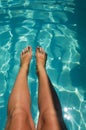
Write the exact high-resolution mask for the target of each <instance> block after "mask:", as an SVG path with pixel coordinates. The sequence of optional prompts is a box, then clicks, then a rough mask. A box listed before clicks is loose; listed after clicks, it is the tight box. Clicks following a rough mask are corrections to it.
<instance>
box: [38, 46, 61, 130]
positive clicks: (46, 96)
mask: <svg viewBox="0 0 86 130" xmlns="http://www.w3.org/2000/svg"><path fill="white" fill-rule="evenodd" d="M36 61H37V75H38V80H39V92H38V103H39V111H40V115H39V121H38V130H61V128H60V124H59V120H58V117H57V114H56V110H55V107H54V103H53V98H52V94H51V89H50V82H49V78H48V76H47V73H46V70H45V64H46V63H45V62H46V53H45V52H44V50H43V49H42V48H37V50H36Z"/></svg>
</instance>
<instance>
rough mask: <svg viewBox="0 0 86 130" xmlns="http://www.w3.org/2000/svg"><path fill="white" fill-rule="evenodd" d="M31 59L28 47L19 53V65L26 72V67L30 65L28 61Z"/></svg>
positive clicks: (30, 50) (30, 51)
mask: <svg viewBox="0 0 86 130" xmlns="http://www.w3.org/2000/svg"><path fill="white" fill-rule="evenodd" d="M31 57H32V48H31V47H30V46H28V47H27V48H25V49H24V50H23V51H22V53H21V64H20V65H21V67H23V68H24V69H26V70H27V71H28V66H29V64H30V61H31Z"/></svg>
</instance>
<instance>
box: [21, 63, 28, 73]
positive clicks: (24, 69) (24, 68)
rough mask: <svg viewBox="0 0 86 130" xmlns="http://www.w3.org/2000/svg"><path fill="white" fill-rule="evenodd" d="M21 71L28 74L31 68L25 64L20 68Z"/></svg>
mask: <svg viewBox="0 0 86 130" xmlns="http://www.w3.org/2000/svg"><path fill="white" fill-rule="evenodd" d="M20 70H21V71H22V72H25V73H28V70H29V68H28V66H27V65H26V64H23V65H21V66H20Z"/></svg>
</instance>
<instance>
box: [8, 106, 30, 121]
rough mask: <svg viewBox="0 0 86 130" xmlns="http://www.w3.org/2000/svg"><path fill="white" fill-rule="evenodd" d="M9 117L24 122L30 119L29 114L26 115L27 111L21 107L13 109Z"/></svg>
mask: <svg viewBox="0 0 86 130" xmlns="http://www.w3.org/2000/svg"><path fill="white" fill-rule="evenodd" d="M8 117H9V118H10V119H15V118H16V119H18V120H22V119H23V120H24V119H26V118H27V117H28V114H27V113H26V111H25V110H24V109H23V108H21V107H15V108H13V109H11V111H10V112H9V114H8Z"/></svg>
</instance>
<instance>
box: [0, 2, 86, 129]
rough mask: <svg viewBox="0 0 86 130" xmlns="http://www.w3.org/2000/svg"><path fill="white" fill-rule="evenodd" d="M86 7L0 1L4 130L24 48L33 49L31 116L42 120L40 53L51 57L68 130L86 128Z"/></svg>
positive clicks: (51, 71) (0, 95)
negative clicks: (37, 56)
mask: <svg viewBox="0 0 86 130" xmlns="http://www.w3.org/2000/svg"><path fill="white" fill-rule="evenodd" d="M85 12H86V3H85V2H82V3H81V2H80V1H78V0H63V1H62V0H47V1H46V0H33V1H30V0H19V1H18V0H15V1H13V0H1V1H0V130H3V129H4V127H5V123H6V118H7V114H6V113H7V102H8V98H9V95H10V93H11V90H12V88H13V84H14V81H15V78H16V76H17V73H18V70H19V65H20V61H19V57H20V53H21V51H22V49H24V48H25V47H27V46H28V45H31V46H32V48H33V59H32V61H31V67H30V75H29V77H28V83H29V86H30V92H31V97H32V104H33V105H32V116H33V119H34V122H35V124H37V121H38V106H37V98H38V81H37V77H36V74H35V69H36V68H35V56H34V54H35V49H36V47H37V46H41V47H43V48H44V49H45V51H46V52H47V53H48V60H47V66H46V69H47V73H48V75H49V77H50V79H51V81H52V83H53V85H54V87H55V90H56V92H57V94H58V96H59V99H60V102H61V105H62V111H63V118H64V121H65V123H66V125H67V128H68V130H85V129H86V52H85V49H86V45H85V43H86V39H85V32H86V14H85Z"/></svg>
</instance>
